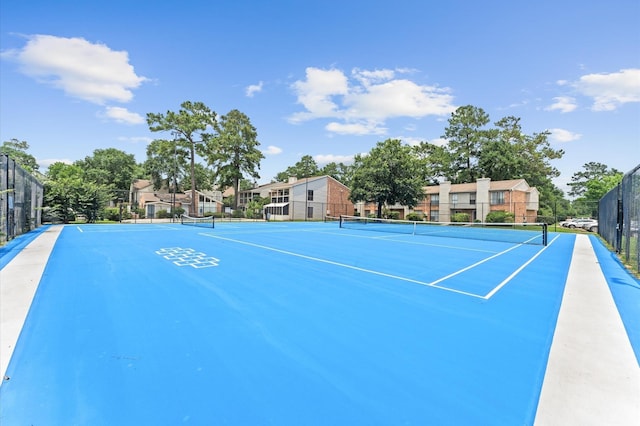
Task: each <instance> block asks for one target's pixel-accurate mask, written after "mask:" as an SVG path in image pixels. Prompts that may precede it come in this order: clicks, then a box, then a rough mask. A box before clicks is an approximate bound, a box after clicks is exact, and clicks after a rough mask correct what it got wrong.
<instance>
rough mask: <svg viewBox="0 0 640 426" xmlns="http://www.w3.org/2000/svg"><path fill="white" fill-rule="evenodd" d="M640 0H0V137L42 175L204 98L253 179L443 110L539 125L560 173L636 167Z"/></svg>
mask: <svg viewBox="0 0 640 426" xmlns="http://www.w3.org/2000/svg"><path fill="white" fill-rule="evenodd" d="M639 22H640V2H639V1H638V0H631V1H629V0H613V1H608V2H584V1H573V0H571V1H562V0H556V1H547V0H542V1H537V2H514V1H498V0H494V1H461V0H450V1H439V2H435V1H422V0H419V1H414V0H397V1H394V2H386V1H375V0H370V1H360V0H355V1H349V0H341V1H334V0H325V1H314V0H308V1H302V0H300V1H293V0H289V1H283V0H271V1H268V2H267V1H246V0H237V1H233V2H216V1H196V0H185V1H181V2H175V1H174V2H172V1H166V2H145V1H138V2H131V1H124V0H112V1H108V2H105V1H99V2H98V1H89V0H88V1H55V2H52V1H49V0H47V1H29V0H21V1H17V0H3V1H2V3H0V52H1V53H0V54H1V60H0V140H1V141H7V140H9V139H11V138H16V139H19V140H26V141H27V142H28V143H29V145H30V149H29V152H30V153H31V154H32V155H34V156H35V157H36V158H37V160H38V162H39V164H40V165H41V171H46V167H47V166H48V165H49V164H50V163H52V162H55V161H69V162H71V161H75V160H79V159H83V158H84V157H85V156H89V155H92V153H93V151H94V150H95V149H104V148H117V149H120V150H122V151H125V152H127V153H130V154H134V155H135V157H136V160H137V161H138V162H142V161H144V159H145V150H146V146H147V144H148V143H149V142H150V141H151V140H152V139H154V138H162V137H165V138H168V137H169V135H161V134H157V133H152V132H150V131H149V129H148V126H147V124H146V121H145V117H146V114H147V113H149V112H154V113H165V112H166V111H168V110H173V111H177V110H178V109H179V107H180V104H181V103H182V102H183V101H186V100H190V101H202V102H204V103H205V104H206V105H207V106H209V107H210V108H211V109H212V110H214V111H216V112H217V113H218V114H225V113H227V112H229V111H230V110H232V109H238V110H240V111H242V112H243V113H245V114H246V115H248V116H249V118H250V119H251V121H252V123H253V125H254V126H255V127H256V129H257V131H258V140H259V142H260V149H261V150H262V151H263V152H264V155H265V159H264V160H263V161H262V163H261V169H260V175H261V179H260V181H259V182H260V183H266V182H269V181H270V180H271V179H272V178H274V177H275V175H276V174H277V173H278V172H281V171H283V170H285V169H286V168H287V167H288V166H291V165H293V164H295V163H296V162H297V161H298V160H299V159H300V158H301V157H302V156H303V155H311V156H313V157H314V159H315V160H316V162H318V164H319V165H320V166H322V165H324V164H326V163H327V162H330V161H342V162H345V163H348V162H349V161H350V160H351V159H352V158H353V155H354V154H357V153H364V152H368V151H369V150H370V149H371V148H372V147H373V146H375V144H376V143H377V142H379V141H383V140H385V139H387V138H399V139H402V140H403V141H405V142H406V143H408V144H415V143H417V142H419V141H430V142H433V143H442V142H443V141H442V139H441V136H442V135H443V134H444V129H445V127H446V126H447V119H448V117H449V116H450V114H451V112H452V111H454V110H455V108H456V107H458V106H462V105H469V104H470V105H474V106H477V107H480V108H483V109H484V110H485V111H486V112H487V113H488V114H489V116H490V118H491V120H492V122H495V121H498V120H499V119H500V118H503V117H506V116H516V117H520V118H521V124H522V126H523V131H524V132H525V133H528V134H533V133H534V132H542V131H544V130H550V131H551V132H552V135H551V137H550V142H551V144H552V146H553V147H554V148H556V149H560V148H561V149H563V150H564V151H565V155H564V157H563V158H562V159H561V160H555V161H553V162H552V164H553V165H554V166H555V167H557V168H558V169H559V170H560V171H561V173H562V175H561V177H560V178H559V179H556V180H555V182H556V184H557V185H558V186H559V187H560V188H561V189H563V190H566V187H564V184H565V183H566V182H568V181H569V180H570V178H571V176H572V174H573V173H575V172H577V171H580V170H581V169H582V166H583V165H584V164H585V163H587V162H590V161H597V162H601V163H604V164H606V165H608V166H609V167H613V168H616V169H618V170H621V171H623V172H627V171H629V170H631V169H632V168H633V167H635V166H636V165H638V164H640V26H639V24H638V23H639Z"/></svg>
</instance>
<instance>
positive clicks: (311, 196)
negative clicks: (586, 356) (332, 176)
mask: <svg viewBox="0 0 640 426" xmlns="http://www.w3.org/2000/svg"><path fill="white" fill-rule="evenodd" d="M307 201H313V189H309V190H308V191H307Z"/></svg>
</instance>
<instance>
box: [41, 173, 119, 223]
mask: <svg viewBox="0 0 640 426" xmlns="http://www.w3.org/2000/svg"><path fill="white" fill-rule="evenodd" d="M45 176H46V180H45V185H44V187H45V189H44V204H45V206H47V207H48V208H49V209H50V212H51V213H52V214H53V215H55V216H57V217H59V218H60V219H61V220H62V221H63V222H64V223H68V222H69V221H70V220H72V219H73V218H74V217H75V215H76V214H84V215H85V216H86V218H87V220H88V221H90V222H95V221H96V219H97V218H98V216H99V214H100V211H101V210H102V209H103V208H104V206H105V204H106V203H107V202H108V201H109V200H110V199H112V198H113V196H114V193H113V191H112V190H111V189H110V188H109V186H107V185H103V184H99V183H96V182H91V181H88V180H86V179H85V176H84V170H83V169H82V167H80V166H79V165H77V164H74V165H69V164H64V163H61V162H57V163H54V164H52V165H50V166H49V169H48V171H47V173H46V175H45Z"/></svg>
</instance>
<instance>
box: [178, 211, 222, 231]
mask: <svg viewBox="0 0 640 426" xmlns="http://www.w3.org/2000/svg"><path fill="white" fill-rule="evenodd" d="M180 223H181V224H183V225H191V226H201V227H204V228H214V227H215V220H214V218H213V216H205V217H192V216H189V215H186V214H183V215H181V216H180Z"/></svg>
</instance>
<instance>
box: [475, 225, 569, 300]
mask: <svg viewBox="0 0 640 426" xmlns="http://www.w3.org/2000/svg"><path fill="white" fill-rule="evenodd" d="M559 237H560V235H556V237H555V238H554V239H553V240H551V242H550V243H549V244H547V245H546V246H545V247H544V248H543V249H542V250H540V251H539V252H537V253H536V254H535V255H534V256H533V257H532V258H531V259H529V260H528V261H526V262H525V263H524V264H523V265H522V266H520V267H519V268H518V269H516V270H515V271H514V272H513V273H512V274H511V275H509V276H508V277H507V278H506V279H505V280H504V281H502V282H501V283H500V284H498V285H497V287H496V288H494V289H493V290H491V291H490V292H489V293H487V294H486V295H485V296H484V297H483V299H486V300H489V299H491V297H492V296H493V295H494V294H496V293H497V292H498V291H500V289H501V288H502V287H504V286H505V285H507V283H508V282H509V281H511V280H512V279H513V278H514V277H515V276H516V275H518V274H519V273H520V272H522V270H523V269H524V268H526V267H527V266H528V265H529V264H530V263H531V262H533V261H534V260H535V259H536V258H537V257H538V256H540V255H541V254H542V253H543V252H544V251H545V250H546V249H547V247H549V246H550V245H551V244H553V242H554V241H555V240H557V239H558V238H559Z"/></svg>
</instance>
